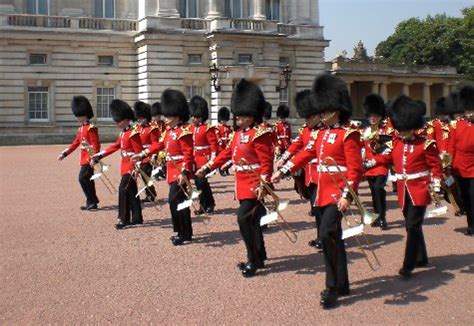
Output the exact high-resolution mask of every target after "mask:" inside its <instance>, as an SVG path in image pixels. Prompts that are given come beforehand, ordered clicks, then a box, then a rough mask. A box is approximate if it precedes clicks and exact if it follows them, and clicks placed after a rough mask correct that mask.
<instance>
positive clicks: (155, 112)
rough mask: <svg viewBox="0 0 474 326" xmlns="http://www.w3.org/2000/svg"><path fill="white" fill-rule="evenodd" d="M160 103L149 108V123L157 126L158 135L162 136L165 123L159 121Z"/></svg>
mask: <svg viewBox="0 0 474 326" xmlns="http://www.w3.org/2000/svg"><path fill="white" fill-rule="evenodd" d="M161 115H162V113H161V103H160V102H155V103H153V105H152V106H151V122H150V124H151V125H152V126H157V128H158V131H159V132H160V135H163V134H164V132H165V130H166V123H165V122H164V121H163V120H161Z"/></svg>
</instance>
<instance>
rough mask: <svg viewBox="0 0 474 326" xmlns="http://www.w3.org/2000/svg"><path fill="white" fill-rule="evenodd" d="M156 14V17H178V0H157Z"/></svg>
mask: <svg viewBox="0 0 474 326" xmlns="http://www.w3.org/2000/svg"><path fill="white" fill-rule="evenodd" d="M148 1H150V0H147V2H148ZM156 15H157V16H158V17H168V18H179V11H178V0H158V10H157V12H156Z"/></svg>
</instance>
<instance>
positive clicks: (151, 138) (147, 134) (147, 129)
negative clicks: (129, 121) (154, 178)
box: [137, 124, 160, 162]
mask: <svg viewBox="0 0 474 326" xmlns="http://www.w3.org/2000/svg"><path fill="white" fill-rule="evenodd" d="M137 130H138V131H139V132H140V140H141V142H142V146H143V148H149V147H150V146H151V144H153V143H157V142H159V141H160V131H159V127H158V125H156V124H155V125H151V124H150V125H147V126H137ZM152 154H157V153H152ZM144 162H147V160H144Z"/></svg>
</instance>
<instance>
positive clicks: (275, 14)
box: [272, 0, 280, 20]
mask: <svg viewBox="0 0 474 326" xmlns="http://www.w3.org/2000/svg"><path fill="white" fill-rule="evenodd" d="M272 20H280V0H273V8H272Z"/></svg>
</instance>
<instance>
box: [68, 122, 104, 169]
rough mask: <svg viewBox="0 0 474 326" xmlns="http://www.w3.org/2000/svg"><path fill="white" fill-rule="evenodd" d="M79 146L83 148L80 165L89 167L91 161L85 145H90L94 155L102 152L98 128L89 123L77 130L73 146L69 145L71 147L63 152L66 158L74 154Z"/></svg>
mask: <svg viewBox="0 0 474 326" xmlns="http://www.w3.org/2000/svg"><path fill="white" fill-rule="evenodd" d="M79 145H80V146H81V159H80V162H79V164H80V165H88V164H89V161H90V155H89V153H88V152H87V150H86V146H85V145H90V146H91V147H92V149H93V151H94V153H97V152H98V151H100V142H99V132H98V131H97V127H96V126H94V125H93V124H91V123H89V122H87V123H85V124H83V125H82V126H81V127H79V129H77V135H76V138H74V140H73V141H72V143H71V145H69V147H68V148H66V149H65V150H64V151H63V153H64V154H65V156H68V155H69V154H71V153H72V152H74V150H75V149H76V148H77V147H79Z"/></svg>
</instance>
